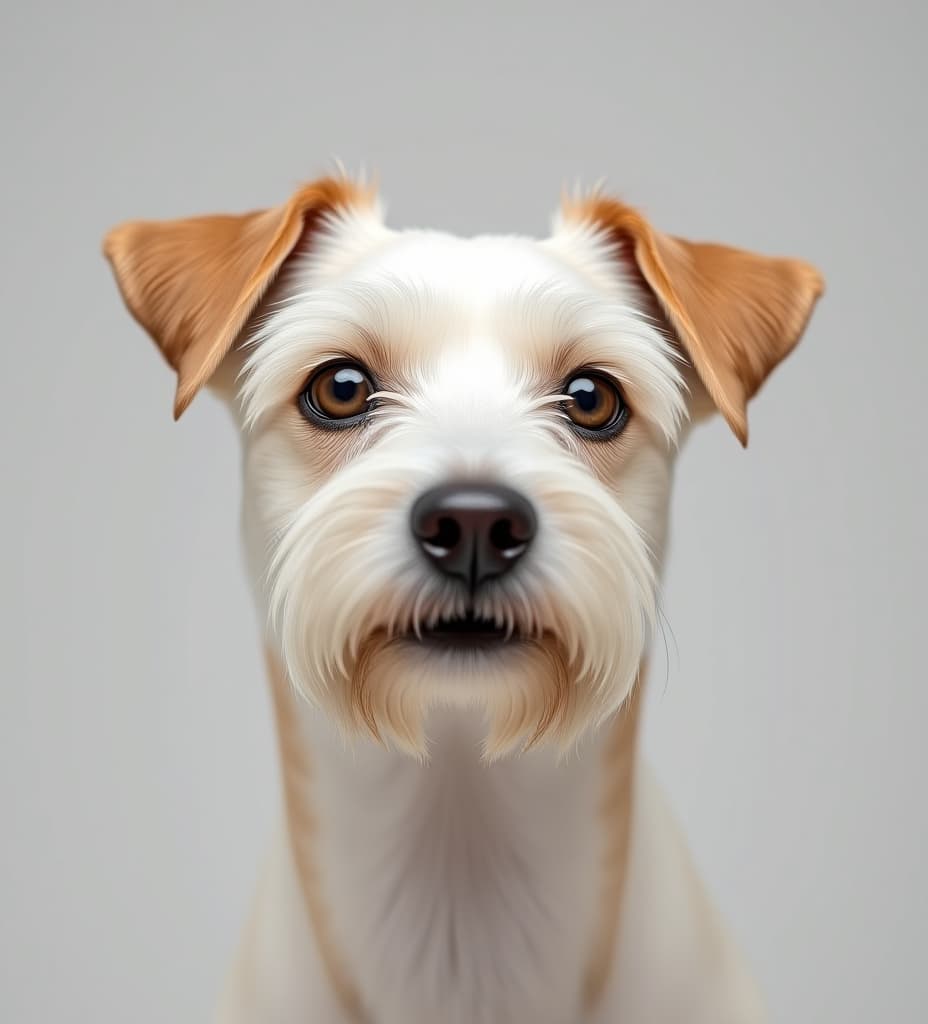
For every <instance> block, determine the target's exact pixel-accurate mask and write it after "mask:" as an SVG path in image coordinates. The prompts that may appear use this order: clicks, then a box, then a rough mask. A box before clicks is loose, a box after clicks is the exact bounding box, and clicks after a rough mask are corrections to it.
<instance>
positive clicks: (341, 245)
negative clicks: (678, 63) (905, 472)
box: [106, 179, 822, 755]
mask: <svg viewBox="0 0 928 1024" xmlns="http://www.w3.org/2000/svg"><path fill="white" fill-rule="evenodd" d="M106 253H107V255H108V257H109V258H110V260H111V262H112V264H113V267H114V270H115V273H116V276H117V279H118V282H119V285H120V288H121V290H122V293H123V296H124V298H125V300H126V302H127V304H128V306H129V308H130V309H131V311H132V313H133V314H134V315H135V317H136V318H137V319H138V321H139V322H140V323H141V324H142V326H143V327H145V329H146V330H147V331H148V332H149V333H150V334H151V335H152V336H153V337H154V339H155V340H156V341H157V343H158V345H159V346H160V348H161V350H162V352H163V353H164V355H165V356H166V358H167V360H168V361H169V363H170V364H171V365H172V366H173V367H174V369H175V370H176V371H177V375H178V389H177V398H176V405H175V412H176V414H177V415H180V413H181V412H182V411H183V409H184V408H185V407H186V406H187V405H188V404H189V402H190V401H191V399H192V398H193V396H194V395H195V394H196V392H197V391H198V390H199V389H200V388H201V387H202V386H203V385H204V384H206V383H208V382H209V383H211V384H212V385H213V386H214V387H216V389H217V390H218V391H219V392H220V393H221V394H223V396H224V397H226V398H227V400H228V401H229V404H230V406H231V407H232V409H233V411H234V413H235V415H236V418H237V420H238V422H239V424H240V426H241V430H242V433H243V437H244V441H245V473H246V488H245V505H246V526H247V534H248V538H249V555H250V558H251V561H252V570H253V575H254V578H255V580H256V582H257V584H258V586H259V599H260V602H261V603H262V604H263V606H264V607H265V609H266V611H267V614H268V620H269V623H270V630H271V634H272V637H273V640H274V642H275V643H276V644H277V646H278V649H279V652H280V654H281V656H282V658H283V661H284V664H285V665H286V668H287V670H288V671H289V674H290V676H291V678H292V680H293V682H294V684H295V686H296V687H297V688H298V689H299V690H300V691H301V692H302V693H304V694H305V695H306V696H307V697H309V698H310V699H311V700H313V701H314V702H317V703H318V704H320V705H321V706H322V707H324V708H325V709H326V710H327V711H328V712H329V713H330V714H332V715H333V716H334V717H335V718H336V719H337V721H338V722H339V723H340V724H341V725H343V726H344V727H345V728H347V729H348V730H353V731H358V730H362V731H363V730H368V731H370V732H371V733H373V734H374V735H375V736H378V737H381V738H383V739H385V740H389V741H391V742H393V743H395V744H397V745H398V746H400V747H402V748H403V749H406V750H409V751H412V752H415V753H419V754H421V753H422V752H423V751H424V749H425V746H426V738H425V729H424V721H425V713H426V711H427V709H428V708H429V707H430V706H433V705H435V704H440V703H451V704H463V705H474V704H476V705H479V706H480V707H482V708H484V709H485V711H486V714H487V721H488V732H487V751H488V753H489V754H490V755H496V754H499V753H501V752H504V751H507V750H511V749H513V748H515V747H524V746H526V745H530V744H532V743H535V742H537V741H539V740H541V739H542V738H554V739H555V740H556V741H558V742H559V743H560V744H563V745H566V744H570V743H572V742H573V741H574V740H575V739H576V738H577V737H578V736H579V735H580V734H581V733H582V732H583V730H584V729H586V728H587V727H589V726H591V725H595V724H596V723H597V722H599V721H601V720H602V719H603V718H604V717H606V716H608V715H609V714H610V713H612V712H614V711H615V710H616V709H617V708H618V707H619V706H620V705H621V704H622V702H623V701H624V700H625V698H626V697H627V696H628V694H629V691H630V689H631V687H632V686H633V685H634V682H635V679H636V676H637V672H638V666H639V662H640V660H641V657H642V654H643V651H644V648H645V646H646V643H647V639H648V635H649V630H650V628H651V626H652V625H653V623H654V619H655V607H656V594H657V579H656V574H657V570H658V567H659V561H660V557H661V552H662V548H663V542H664V532H665V520H666V512H667V503H668V496H669V488H670V471H671V463H672V459H673V454H674V452H675V450H676V446H677V444H678V442H679V438H680V435H681V430H682V429H683V427H684V424H685V423H686V421H687V420H688V419H689V418H692V416H693V415H694V414H696V413H697V412H698V410H699V409H700V408H701V405H702V404H705V405H713V406H714V407H716V408H718V409H719V410H720V411H721V413H722V415H723V416H724V417H725V419H726V420H727V421H728V423H729V424H730V426H731V428H732V430H733V431H734V432H735V434H736V435H737V436H738V438H739V439H740V440H741V441H742V443H745V442H746V439H747V420H746V405H747V402H748V400H749V399H750V398H751V397H752V396H753V394H754V393H755V392H756V391H757V389H758V388H759V387H760V385H761V384H762V383H763V381H764V379H765V378H766V376H767V374H768V373H769V372H770V371H771V370H772V369H773V367H774V366H776V364H777V363H778V362H779V361H780V360H781V359H782V358H783V357H784V356H785V355H786V354H787V353H788V352H789V351H790V350H791V349H792V348H793V346H794V345H795V344H796V342H797V341H798V339H799V336H800V334H801V333H802V330H803V328H804V326H805V323H806V320H807V319H808V317H809V314H810V312H811V310H812V306H813V304H814V302H815V300H816V298H817V297H818V295H819V294H820V292H821V288H822V284H821V279H820V277H819V275H818V273H817V272H816V271H815V270H814V269H813V268H811V267H810V266H808V265H807V264H804V263H800V262H798V261H795V260H785V259H771V258H766V257H762V256H757V255H753V254H750V253H746V252H743V251H740V250H735V249H730V248H726V247H723V246H716V245H707V244H694V243H690V242H686V241H682V240H680V239H677V238H672V237H670V236H668V235H664V234H662V233H660V232H658V231H656V230H655V229H654V228H653V227H651V225H650V224H649V223H648V222H647V221H646V220H645V219H644V218H643V217H642V216H641V215H640V214H638V213H637V212H635V211H634V210H632V209H630V208H628V207H626V206H624V205H622V204H621V203H619V202H617V201H614V200H612V199H608V198H605V197H603V196H599V195H595V196H592V197H590V198H586V199H582V200H566V201H565V202H564V204H563V208H562V211H561V213H560V215H559V217H558V219H557V222H556V224H555V228H554V232H553V234H552V235H551V237H550V238H547V239H545V240H544V241H535V240H531V239H527V238H515V237H496V236H493V237H482V238H473V239H460V238H455V237H451V236H449V235H445V234H440V233H436V232H426V231H403V232H397V231H394V230H391V229H389V228H387V227H386V226H385V225H384V223H383V221H382V219H381V216H380V212H379V208H378V205H377V201H376V198H375V196H374V195H373V194H372V193H371V192H370V191H369V190H367V189H365V188H362V187H359V186H356V185H352V184H350V183H348V182H345V181H336V180H331V179H327V180H324V181H321V182H317V183H314V184H312V185H309V186H307V187H306V188H303V189H301V190H300V191H299V192H298V193H297V194H296V195H295V196H294V197H293V198H292V199H291V200H290V202H288V203H287V204H286V205H285V206H282V207H279V208H274V209H270V210H264V211H260V212H256V213H251V214H246V215H242V216H229V217H202V218H194V219H188V220H182V221H174V222H162V223H152V222H135V223H131V224H127V225H123V226H121V227H119V228H116V229H115V230H114V231H113V232H111V233H110V234H109V235H108V236H107V240H106Z"/></svg>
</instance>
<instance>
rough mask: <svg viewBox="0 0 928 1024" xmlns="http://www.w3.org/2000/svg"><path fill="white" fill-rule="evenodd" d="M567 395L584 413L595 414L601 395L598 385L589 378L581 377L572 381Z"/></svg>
mask: <svg viewBox="0 0 928 1024" xmlns="http://www.w3.org/2000/svg"><path fill="white" fill-rule="evenodd" d="M567 393H568V394H569V395H570V396H571V397H572V398H573V400H574V401H575V402H576V403H577V405H578V406H579V407H580V408H581V409H582V410H583V411H584V412H593V410H594V409H595V408H596V406H597V405H599V393H598V392H597V390H596V385H595V384H594V383H593V381H591V380H589V379H588V378H585V377H581V378H578V379H577V380H574V381H571V384H570V387H569V388H568V391H567Z"/></svg>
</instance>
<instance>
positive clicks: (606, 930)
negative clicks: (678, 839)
mask: <svg viewBox="0 0 928 1024" xmlns="http://www.w3.org/2000/svg"><path fill="white" fill-rule="evenodd" d="M644 677H645V666H644V664H642V666H641V669H640V670H639V672H638V682H637V684H636V685H635V688H634V689H633V690H632V692H631V693H630V694H629V696H628V698H627V700H626V701H625V704H624V705H623V706H622V707H621V708H620V709H619V711H618V712H617V713H616V716H615V719H614V721H613V722H612V725H611V726H610V728H611V734H610V736H609V741H608V743H607V744H606V748H605V751H604V758H603V800H602V809H601V813H602V827H603V863H602V877H601V880H600V901H599V916H598V919H597V923H596V931H595V935H594V939H593V947H592V952H591V954H590V959H589V961H588V963H587V968H586V974H585V976H584V979H583V1002H584V1005H585V1007H586V1008H587V1010H592V1009H593V1008H595V1006H596V1005H597V1003H598V1002H599V1000H600V998H601V996H602V994H603V991H604V989H605V987H606V983H607V981H608V980H609V973H610V969H611V967H612V965H613V963H614V962H615V944H616V937H617V935H618V930H619V919H620V917H621V912H622V895H623V893H624V890H625V877H626V873H627V869H628V853H629V848H630V840H631V831H632V790H633V782H634V772H635V753H636V749H637V742H638V722H639V719H640V713H641V702H642V692H643V690H644Z"/></svg>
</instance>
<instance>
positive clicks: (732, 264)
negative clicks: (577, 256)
mask: <svg viewBox="0 0 928 1024" xmlns="http://www.w3.org/2000/svg"><path fill="white" fill-rule="evenodd" d="M564 216H565V218H566V219H568V220H580V221H583V222H586V223H590V224H593V225H594V226H597V227H600V228H602V229H604V230H605V231H606V232H608V233H609V235H610V236H612V238H613V239H614V240H615V242H616V243H617V244H618V246H619V248H620V252H621V253H622V254H627V256H628V257H629V258H631V259H633V261H634V264H635V265H636V267H637V270H638V272H639V273H640V275H641V277H642V278H643V280H644V282H645V283H646V284H647V286H648V287H649V288H650V290H651V291H652V292H653V293H654V296H655V297H656V299H657V301H658V303H659V304H660V307H661V309H662V310H663V313H664V315H665V316H666V318H667V320H668V322H669V323H670V326H671V327H672V328H673V330H674V332H675V333H676V335H677V338H678V340H679V342H680V344H681V345H682V347H683V349H684V351H685V352H686V354H687V355H688V356H689V358H690V360H691V362H692V364H693V366H694V367H695V369H696V372H697V373H698V374H699V378H700V380H701V381H702V383H703V385H704V386H705V388H706V391H707V392H708V393H709V396H710V397H711V399H712V401H713V402H714V403H715V405H716V407H717V408H718V410H719V412H721V414H722V415H723V416H724V417H725V419H726V421H727V422H728V425H729V426H730V427H731V429H732V431H733V432H734V434H735V436H736V437H737V438H738V440H739V441H740V442H741V443H742V444H743V445H746V444H747V441H748V420H747V403H748V400H749V399H751V398H753V396H754V395H755V394H756V393H757V391H758V390H759V388H760V386H761V384H763V382H764V380H765V379H766V378H767V375H768V374H769V373H770V372H771V371H772V370H773V369H774V367H775V366H776V365H777V364H778V363H779V362H780V360H781V359H783V358H785V357H786V356H787V355H789V353H790V352H791V351H792V350H793V348H794V347H795V345H796V343H797V342H798V341H799V339H800V337H801V336H802V332H803V331H804V330H805V326H806V323H807V322H808V319H809V317H810V316H811V314H812V307H813V306H814V305H815V301H816V299H818V297H819V296H820V295H821V294H822V292H823V290H824V281H823V279H822V276H821V274H819V272H818V271H817V270H816V269H815V267H813V266H811V265H810V264H808V263H803V262H801V261H800V260H793V259H777V258H773V257H769V256H759V255H757V254H755V253H751V252H745V251H743V250H741V249H731V248H729V247H728V246H724V245H712V244H709V243H705V242H687V241H685V240H684V239H682V238H673V237H671V236H670V235H665V234H662V233H661V232H659V231H657V230H655V229H654V228H653V227H651V225H650V224H649V223H648V221H647V220H646V219H645V218H644V217H643V216H642V215H641V214H640V213H638V212H637V211H636V210H633V209H632V208H631V207H629V206H625V205H624V204H623V203H620V202H618V201H617V200H615V199H610V198H608V197H605V196H594V197H592V198H590V199H586V200H582V201H570V200H568V201H567V202H565V206H564Z"/></svg>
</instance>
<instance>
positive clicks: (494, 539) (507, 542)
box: [490, 519, 529, 558]
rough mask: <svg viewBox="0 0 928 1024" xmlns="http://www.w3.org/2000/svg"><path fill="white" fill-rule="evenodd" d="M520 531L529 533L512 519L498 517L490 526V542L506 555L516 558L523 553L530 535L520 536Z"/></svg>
mask: <svg viewBox="0 0 928 1024" xmlns="http://www.w3.org/2000/svg"><path fill="white" fill-rule="evenodd" d="M520 532H521V533H523V534H524V533H527V531H519V530H518V529H517V527H514V526H513V522H512V520H511V519H497V520H496V522H495V523H494V524H493V525H492V526H491V527H490V543H491V544H492V545H493V547H494V548H496V550H497V551H499V552H500V553H501V554H502V555H503V556H504V557H507V558H514V557H515V556H516V555H520V554H522V552H523V550H524V549H525V545H526V544H527V543H528V539H529V538H528V536H519V535H518V534H519V533H520Z"/></svg>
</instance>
